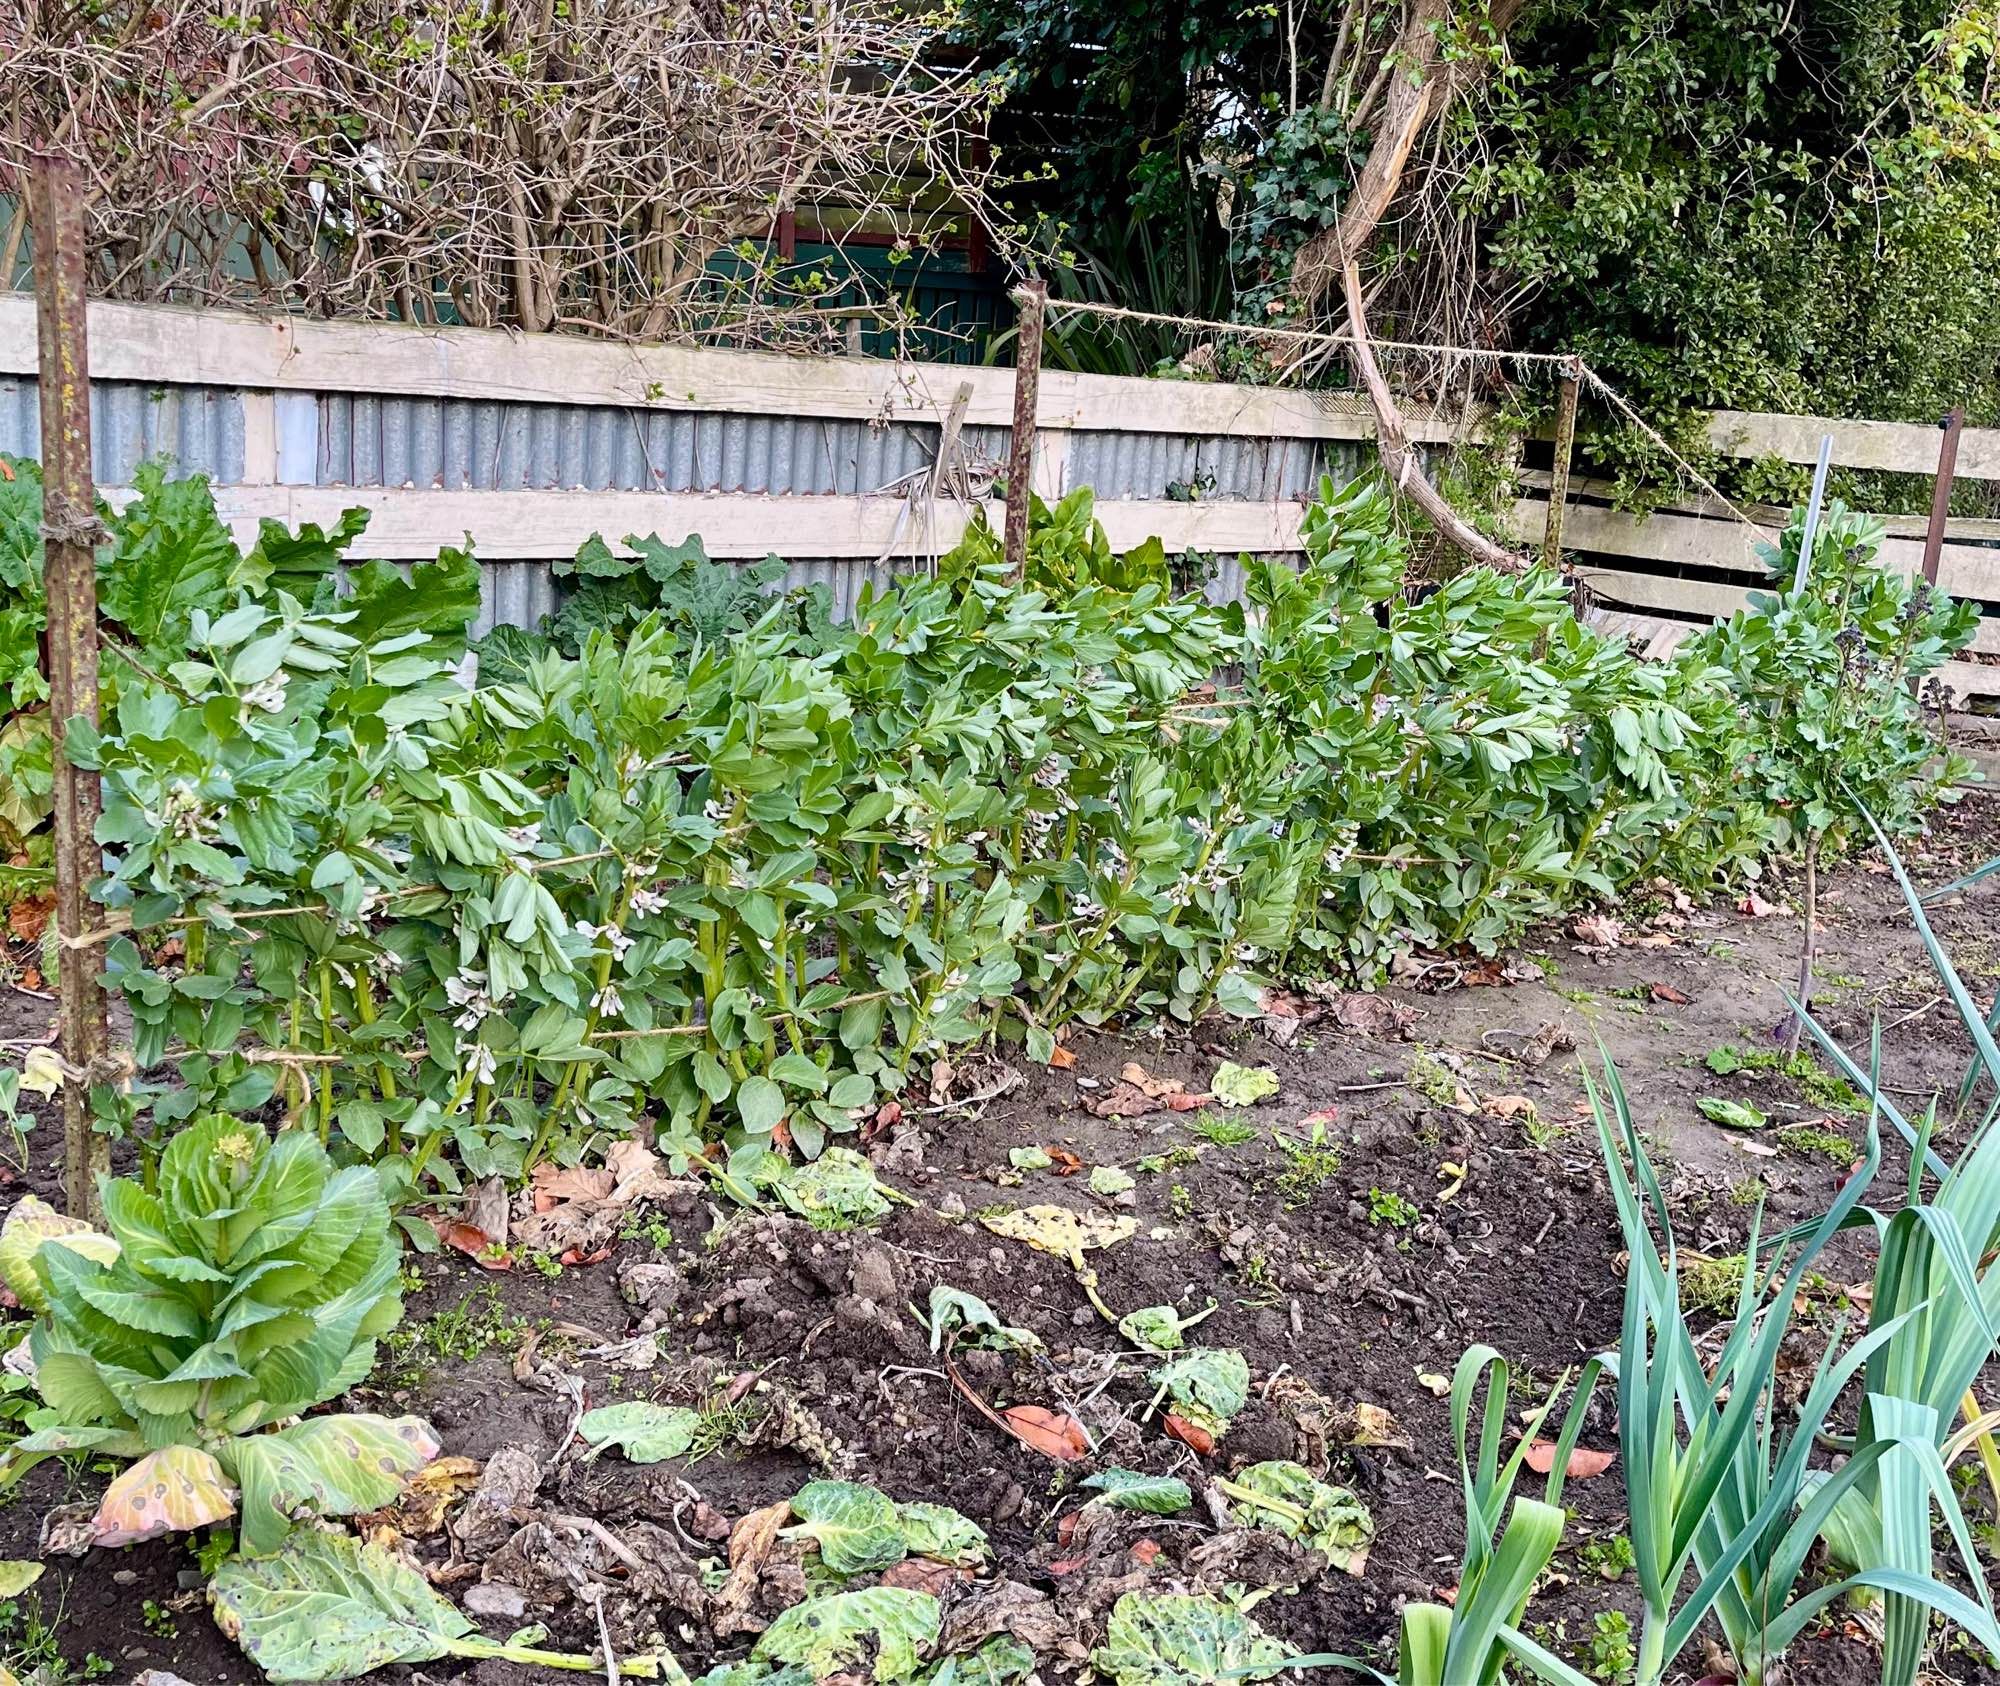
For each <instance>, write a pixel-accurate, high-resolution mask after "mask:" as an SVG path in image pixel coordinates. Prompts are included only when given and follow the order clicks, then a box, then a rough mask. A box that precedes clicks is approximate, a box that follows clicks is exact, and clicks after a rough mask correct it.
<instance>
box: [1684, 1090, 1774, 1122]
mask: <svg viewBox="0 0 2000 1686" xmlns="http://www.w3.org/2000/svg"><path fill="white" fill-rule="evenodd" d="M1694 1104H1695V1105H1696V1106H1697V1107H1699V1108H1700V1109H1701V1115H1702V1117H1704V1118H1706V1119H1707V1120H1708V1121H1709V1122H1710V1123H1711V1124H1720V1125H1721V1126H1722V1127H1723V1128H1724V1129H1725V1130H1761V1129H1763V1128H1764V1126H1765V1125H1766V1124H1768V1123H1770V1122H1771V1117H1770V1114H1769V1113H1767V1112H1763V1111H1761V1110H1760V1109H1758V1108H1757V1107H1754V1106H1752V1105H1750V1103H1749V1102H1748V1101H1725V1100H1722V1099H1720V1098H1718V1097H1717V1096H1715V1095H1703V1096H1702V1097H1701V1098H1700V1099H1699V1100H1698V1101H1696V1102H1695V1103H1694Z"/></svg>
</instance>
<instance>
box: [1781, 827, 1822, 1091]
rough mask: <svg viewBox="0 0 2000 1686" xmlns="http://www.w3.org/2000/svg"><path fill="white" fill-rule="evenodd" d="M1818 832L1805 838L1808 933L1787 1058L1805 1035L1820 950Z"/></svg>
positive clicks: (1788, 1032) (1787, 1032)
mask: <svg viewBox="0 0 2000 1686" xmlns="http://www.w3.org/2000/svg"><path fill="white" fill-rule="evenodd" d="M1818 918H1819V833H1818V832H1816V831H1815V832H1813V833H1811V834H1810V835H1809V836H1808V837H1807V838H1806V933H1805V940H1804V941H1803V942H1801V943H1800V944H1799V986H1798V988H1797V990H1795V991H1794V992H1793V999H1794V1000H1795V1001H1797V1002H1798V1010H1797V1011H1796V1012H1794V1013H1793V1014H1792V1022H1791V1024H1790V1025H1789V1026H1788V1027H1787V1028H1786V1030H1785V1057H1786V1058H1787V1059H1789V1058H1790V1057H1791V1056H1792V1055H1794V1054H1796V1053H1797V1052H1798V1051H1799V1043H1800V1041H1801V1040H1802V1039H1803V1038H1804V1036H1805V1033H1806V1009H1807V1008H1809V1007H1810V1006H1811V1005H1812V981H1813V961H1814V959H1815V958H1817V956H1818V951H1819V923H1818Z"/></svg>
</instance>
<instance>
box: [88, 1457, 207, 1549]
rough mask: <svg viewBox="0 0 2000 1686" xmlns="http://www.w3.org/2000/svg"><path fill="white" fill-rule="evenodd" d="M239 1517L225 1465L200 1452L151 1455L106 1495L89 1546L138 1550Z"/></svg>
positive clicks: (91, 1532)
mask: <svg viewBox="0 0 2000 1686" xmlns="http://www.w3.org/2000/svg"><path fill="white" fill-rule="evenodd" d="M235 1514H236V1489H235V1488H234V1487H232V1486H230V1485H229V1482H228V1480H227V1479H226V1478H225V1477H224V1475H223V1473H222V1465H220V1464H219V1463H217V1462H216V1461H215V1459H213V1458H212V1457H210V1456H209V1455H208V1454H207V1453H206V1452H204V1451H202V1450H201V1449H200V1448H199V1447H197V1446H163V1447H162V1448H161V1449H160V1450H159V1451H157V1452H149V1453H148V1454H147V1455H146V1456H145V1457H143V1458H141V1459H140V1460H139V1461H138V1462H137V1463H135V1464H134V1465H133V1466H132V1467H131V1468H130V1469H128V1470H126V1471H125V1473H124V1474H123V1475H120V1476H119V1477H118V1478H117V1479H116V1480H115V1481H113V1482H112V1483H111V1485H110V1486H109V1487H107V1488H105V1490H104V1497H103V1499H102V1500H100V1501H99V1503H98V1506H97V1515H96V1516H95V1517H93V1518H92V1520H91V1524H90V1542H91V1544H92V1545H101V1546H127V1545H137V1544H138V1543H139V1542H140V1541H141V1540H152V1539H157V1538H159V1536H160V1535H162V1534H171V1533H184V1532H186V1531H187V1530H188V1529H190V1528H205V1527H207V1526H208V1524H209V1523H211V1522H224V1521H227V1520H228V1519H229V1518H230V1517H232V1516H234V1515H235Z"/></svg>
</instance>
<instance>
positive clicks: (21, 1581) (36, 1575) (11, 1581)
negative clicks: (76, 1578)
mask: <svg viewBox="0 0 2000 1686" xmlns="http://www.w3.org/2000/svg"><path fill="white" fill-rule="evenodd" d="M45 1567H46V1565H44V1564H40V1563H34V1562H24V1561H22V1560H21V1559H19V1558H8V1559H6V1560H4V1561H0V1598H19V1597H20V1596H21V1594H22V1593H24V1592H26V1591H27V1590H28V1588H29V1587H31V1586H33V1585H34V1584H35V1582H37V1581H38V1580H40V1579H41V1578H42V1570H43V1569H44V1568H45ZM0 1673H5V1670H0Z"/></svg>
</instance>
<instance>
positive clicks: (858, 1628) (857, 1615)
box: [750, 1586, 939, 1686]
mask: <svg viewBox="0 0 2000 1686" xmlns="http://www.w3.org/2000/svg"><path fill="white" fill-rule="evenodd" d="M938 1625H939V1623H938V1601H937V1600H936V1599H935V1598H933V1597H932V1596H931V1595H930V1594H929V1593H927V1592H913V1591H911V1590H910V1589H909V1588H907V1587H887V1586H877V1587H864V1588H863V1589H861V1590H860V1591H859V1592H836V1593H829V1594H827V1595H826V1596H824V1597H821V1598H808V1599H807V1600H806V1601H805V1602H804V1603H802V1604H794V1605H793V1606H792V1607H791V1608H790V1609H789V1610H786V1611H784V1612H783V1613H782V1614H781V1615H780V1616H779V1617H778V1618H777V1620H776V1621H774V1622H772V1623H771V1625H770V1626H769V1627H767V1628H766V1629H765V1630H764V1632H763V1634H762V1635H761V1636H760V1637H759V1638H758V1640H757V1646H756V1649H755V1650H753V1651H752V1652H751V1653H750V1654H751V1656H753V1657H754V1658H756V1659H757V1660H758V1661H759V1662H772V1663H794V1664H797V1665H798V1666H800V1667H802V1668H806V1669H810V1670H811V1671H812V1675H813V1678H814V1679H815V1680H824V1679H825V1678H826V1677H827V1676H828V1675H832V1674H842V1673H845V1672H847V1671H848V1670H850V1669H852V1668H854V1667H855V1666H856V1665H858V1664H861V1663H865V1662H868V1660H869V1658H870V1656H871V1654H872V1657H873V1663H872V1665H871V1667H870V1670H869V1675H868V1678H870V1679H872V1680H874V1681H876V1682H878V1683H880V1686H890V1683H892V1682H895V1681H901V1680H908V1679H909V1678H910V1677H911V1676H912V1675H914V1674H915V1673H916V1672H917V1670H918V1668H919V1667H920V1666H921V1653H922V1652H923V1651H924V1650H925V1648H927V1647H928V1646H930V1645H932V1644H934V1643H935V1642H936V1640H937V1636H938Z"/></svg>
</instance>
